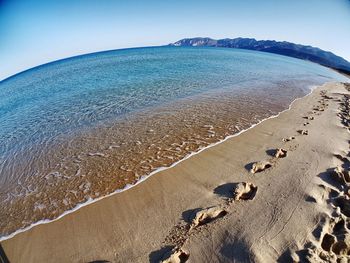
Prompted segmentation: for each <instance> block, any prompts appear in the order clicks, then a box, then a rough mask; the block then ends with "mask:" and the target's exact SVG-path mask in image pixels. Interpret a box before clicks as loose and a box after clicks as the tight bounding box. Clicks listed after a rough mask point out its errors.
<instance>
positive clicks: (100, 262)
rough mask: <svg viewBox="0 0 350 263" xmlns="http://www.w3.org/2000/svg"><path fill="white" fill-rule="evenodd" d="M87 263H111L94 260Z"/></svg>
mask: <svg viewBox="0 0 350 263" xmlns="http://www.w3.org/2000/svg"><path fill="white" fill-rule="evenodd" d="M88 263H111V262H110V261H108V260H94V261H89V262H88Z"/></svg>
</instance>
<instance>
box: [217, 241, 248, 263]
mask: <svg viewBox="0 0 350 263" xmlns="http://www.w3.org/2000/svg"><path fill="white" fill-rule="evenodd" d="M220 254H221V255H223V256H224V257H225V258H227V259H228V260H230V261H232V262H236V261H237V262H254V260H252V259H251V258H250V251H249V248H248V246H247V245H246V244H245V243H244V242H241V241H235V242H233V243H230V244H225V245H224V246H223V247H222V248H221V249H220Z"/></svg>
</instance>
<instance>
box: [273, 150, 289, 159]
mask: <svg viewBox="0 0 350 263" xmlns="http://www.w3.org/2000/svg"><path fill="white" fill-rule="evenodd" d="M275 157H276V158H285V157H287V150H285V149H282V148H279V149H276V153H275Z"/></svg>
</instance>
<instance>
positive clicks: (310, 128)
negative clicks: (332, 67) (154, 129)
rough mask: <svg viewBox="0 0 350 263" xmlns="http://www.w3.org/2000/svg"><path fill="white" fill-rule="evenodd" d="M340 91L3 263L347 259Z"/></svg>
mask: <svg viewBox="0 0 350 263" xmlns="http://www.w3.org/2000/svg"><path fill="white" fill-rule="evenodd" d="M323 90H325V92H321V91H323ZM348 93H349V92H348V91H347V90H346V89H345V87H344V85H342V84H335V83H333V84H327V85H325V86H323V87H319V88H317V89H316V90H314V91H313V93H312V94H311V95H309V96H307V97H304V98H302V99H300V100H297V101H296V102H294V103H293V105H292V107H291V109H290V110H289V111H285V112H283V113H282V114H280V116H279V117H277V118H273V119H269V120H266V121H264V122H263V123H261V124H259V125H258V126H256V127H254V128H253V129H250V130H248V131H246V132H244V133H242V134H241V135H239V136H236V137H233V138H230V139H228V140H227V141H225V142H223V143H221V144H219V145H216V146H214V147H211V148H209V149H206V150H205V151H203V152H201V153H199V154H197V155H195V156H192V157H191V158H189V159H187V160H185V161H183V162H181V163H179V164H178V165H176V166H175V167H173V168H171V169H168V170H165V171H162V172H159V173H157V174H156V175H154V176H152V177H150V178H149V179H147V180H146V181H145V182H143V183H141V184H139V185H137V186H135V187H133V188H131V189H129V190H128V191H125V192H122V193H119V194H116V195H114V196H111V197H108V198H105V199H103V200H101V201H98V202H96V203H94V204H91V205H89V206H86V207H83V208H81V209H80V210H78V211H76V212H74V213H72V214H69V215H67V216H65V217H63V218H62V219H60V220H58V221H55V222H51V223H49V224H43V225H38V226H36V227H34V228H32V229H31V230H29V231H26V232H23V233H20V234H18V235H16V236H15V237H13V238H11V239H9V240H5V241H3V242H2V243H1V245H2V247H3V249H4V251H5V253H6V255H7V257H8V258H9V260H10V261H11V262H90V261H98V260H105V261H110V262H147V261H151V262H158V261H159V260H161V259H162V258H163V257H166V254H167V253H171V250H172V249H175V250H176V251H182V255H181V256H182V257H184V258H187V257H188V262H232V261H235V262H246V261H254V262H275V261H278V260H279V261H281V262H288V261H291V260H292V258H293V259H294V260H295V261H298V260H302V259H303V258H307V257H309V258H314V259H315V261H316V260H317V257H320V255H321V254H322V257H327V256H329V257H330V258H331V257H333V259H334V260H336V258H335V257H338V259H340V258H341V256H340V254H344V255H343V257H346V256H345V255H347V253H348V251H347V245H348V244H347V241H346V240H345V239H344V238H343V236H346V235H347V233H348V232H347V231H348V230H347V228H346V226H345V227H343V228H344V229H341V231H342V234H341V235H340V234H339V233H338V232H339V231H338V230H339V229H340V228H341V227H342V226H341V224H342V223H341V221H342V220H343V221H344V222H345V225H346V223H348V218H347V216H349V215H348V210H347V209H348V206H350V204H348V202H350V201H348V197H347V195H348V194H347V183H348V182H347V177H346V174H347V172H346V171H343V170H342V169H341V168H343V169H348V163H349V161H348V159H347V155H348V152H349V143H348V142H349V132H348V129H347V128H346V127H345V126H347V125H348V122H347V121H348V120H347V118H348V116H349V114H348V113H349V111H348V108H347V107H348V106H347V103H348V101H346V97H345V95H344V94H348ZM292 137H294V139H293V138H292ZM279 148H281V149H284V150H286V151H287V152H286V156H285V157H284V156H283V151H282V154H280V156H278V157H275V154H276V149H279ZM264 160H265V161H266V162H265V163H264V162H262V163H261V165H260V164H259V165H260V166H261V168H260V167H259V165H254V164H255V163H256V162H259V161H264ZM337 166H340V168H339V169H340V170H339V169H338V172H337V173H336V174H337V176H338V177H339V178H340V179H339V178H338V177H336V176H334V168H335V167H337ZM259 169H262V171H260V172H256V173H253V172H255V171H258V170H259ZM342 175H343V177H342ZM342 178H345V179H342ZM342 180H343V181H342ZM344 180H345V181H344ZM240 182H250V183H252V184H253V185H248V184H247V185H239V187H237V183H240ZM233 189H236V192H235V193H236V195H233ZM254 189H255V190H254ZM331 189H332V190H331ZM332 204H333V206H334V207H333V206H332ZM212 206H213V207H214V209H211V210H207V211H204V213H202V214H197V216H196V212H198V211H201V210H202V209H205V208H208V207H212ZM336 207H339V208H336ZM339 222H340V223H339ZM338 223H339V224H338ZM335 225H337V227H336V228H335ZM343 225H344V224H343ZM337 231H338V232H337ZM326 233H328V235H331V236H333V237H334V242H333V241H330V242H326V243H327V245H325V242H324V236H325V234H326ZM327 237H328V236H327ZM331 239H332V238H331ZM332 240H333V239H332ZM344 240H345V241H344ZM341 241H342V242H343V243H345V245H346V247H345V248H344V244H343V243H341ZM329 244H330V245H329ZM339 247H342V248H343V249H342V250H341V249H339ZM329 251H333V252H329ZM180 254H181V253H180ZM337 254H338V255H337Z"/></svg>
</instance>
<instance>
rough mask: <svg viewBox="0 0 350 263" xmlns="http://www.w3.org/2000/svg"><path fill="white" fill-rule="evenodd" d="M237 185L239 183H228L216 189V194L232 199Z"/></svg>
mask: <svg viewBox="0 0 350 263" xmlns="http://www.w3.org/2000/svg"><path fill="white" fill-rule="evenodd" d="M236 185H237V183H227V184H222V185H219V186H218V187H216V188H215V189H214V194H216V195H219V196H221V197H225V198H232V189H233V188H234V187H235V186H236Z"/></svg>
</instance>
